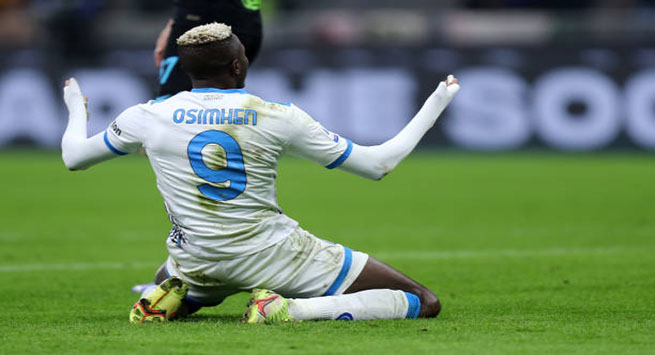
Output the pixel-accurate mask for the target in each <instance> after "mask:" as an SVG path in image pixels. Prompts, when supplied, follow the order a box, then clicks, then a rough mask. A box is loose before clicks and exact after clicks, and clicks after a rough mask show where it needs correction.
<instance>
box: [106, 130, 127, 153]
mask: <svg viewBox="0 0 655 355" xmlns="http://www.w3.org/2000/svg"><path fill="white" fill-rule="evenodd" d="M104 139H105V144H106V145H107V148H109V150H111V151H112V152H113V153H114V154H118V155H125V154H127V153H125V152H121V151H120V150H118V149H116V147H114V146H113V145H111V143H110V142H109V139H107V131H105V135H104Z"/></svg>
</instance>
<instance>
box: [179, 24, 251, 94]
mask: <svg viewBox="0 0 655 355" xmlns="http://www.w3.org/2000/svg"><path fill="white" fill-rule="evenodd" d="M177 46H178V50H177V51H178V56H179V58H180V65H181V66H182V69H183V70H184V71H185V72H186V73H187V74H188V75H189V76H190V77H191V80H194V81H205V80H214V81H215V80H224V79H228V78H229V79H230V80H235V83H236V86H237V87H238V88H242V87H244V85H245V81H246V73H247V72H248V58H246V53H245V49H244V48H243V45H242V44H241V41H239V38H238V37H237V36H236V35H235V34H234V33H232V28H231V27H230V26H227V25H225V24H222V23H210V24H208V25H202V26H197V27H194V28H192V29H190V30H188V31H186V32H185V33H184V34H182V35H181V36H180V37H178V38H177Z"/></svg>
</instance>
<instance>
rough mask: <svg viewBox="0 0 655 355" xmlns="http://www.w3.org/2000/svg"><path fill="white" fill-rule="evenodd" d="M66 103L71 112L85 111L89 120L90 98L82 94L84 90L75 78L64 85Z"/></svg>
mask: <svg viewBox="0 0 655 355" xmlns="http://www.w3.org/2000/svg"><path fill="white" fill-rule="evenodd" d="M64 102H65V103H66V107H68V111H69V112H71V113H73V112H76V111H80V110H84V112H85V113H86V116H87V119H89V111H88V109H87V104H88V98H87V97H86V96H84V95H83V94H82V89H80V85H79V84H78V83H77V80H75V78H70V79H68V80H66V83H65V84H64Z"/></svg>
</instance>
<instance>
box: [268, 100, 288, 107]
mask: <svg viewBox="0 0 655 355" xmlns="http://www.w3.org/2000/svg"><path fill="white" fill-rule="evenodd" d="M265 101H266V102H272V103H274V104H279V105H282V106H289V107H291V104H290V103H288V102H280V101H275V100H265Z"/></svg>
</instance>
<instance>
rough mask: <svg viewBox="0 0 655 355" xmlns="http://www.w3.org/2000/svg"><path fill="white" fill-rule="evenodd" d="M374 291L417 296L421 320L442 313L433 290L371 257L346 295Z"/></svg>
mask: <svg viewBox="0 0 655 355" xmlns="http://www.w3.org/2000/svg"><path fill="white" fill-rule="evenodd" d="M374 289H392V290H402V291H405V292H409V293H412V294H414V295H416V296H417V297H418V298H419V300H420V301H421V310H420V312H419V318H432V317H436V316H437V315H438V314H439V312H440V311H441V303H440V302H439V299H438V298H437V296H436V295H435V294H434V292H432V290H430V289H428V288H427V287H425V286H423V285H421V284H420V283H418V282H416V281H414V280H412V279H411V278H410V277H408V276H406V275H405V274H403V273H401V272H400V271H398V270H396V269H394V268H392V267H391V266H389V265H387V264H385V263H383V262H381V261H379V260H377V259H375V258H371V257H369V258H368V261H367V262H366V265H365V266H364V269H363V270H362V272H361V273H360V274H359V276H358V277H357V279H356V280H355V282H353V284H352V285H350V287H348V289H347V290H346V291H344V293H345V294H348V293H355V292H359V291H364V290H374Z"/></svg>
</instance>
